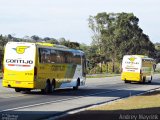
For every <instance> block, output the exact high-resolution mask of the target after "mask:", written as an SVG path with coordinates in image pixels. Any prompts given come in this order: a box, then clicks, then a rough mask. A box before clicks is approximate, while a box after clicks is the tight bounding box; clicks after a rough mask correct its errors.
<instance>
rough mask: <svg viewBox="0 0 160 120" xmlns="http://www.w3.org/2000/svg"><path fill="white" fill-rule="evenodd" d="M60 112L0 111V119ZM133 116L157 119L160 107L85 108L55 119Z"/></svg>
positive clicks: (35, 118) (31, 119)
mask: <svg viewBox="0 0 160 120" xmlns="http://www.w3.org/2000/svg"><path fill="white" fill-rule="evenodd" d="M62 114H63V112H57V111H49V112H43V111H8V112H3V113H0V116H1V117H0V119H1V120H44V119H47V118H50V117H52V118H53V117H54V116H57V115H62ZM131 117H132V118H131ZM133 117H136V120H147V118H148V120H159V119H160V107H154V108H145V109H134V110H98V111H97V110H87V111H83V112H79V113H76V114H69V115H65V116H63V117H60V118H57V119H55V120H124V119H127V120H132V119H133ZM149 118H150V119H149ZM134 120H135V119H134Z"/></svg>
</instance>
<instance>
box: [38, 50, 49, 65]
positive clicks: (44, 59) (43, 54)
mask: <svg viewBox="0 0 160 120" xmlns="http://www.w3.org/2000/svg"><path fill="white" fill-rule="evenodd" d="M39 52H40V60H39V61H40V62H41V63H50V49H46V48H40V50H39Z"/></svg>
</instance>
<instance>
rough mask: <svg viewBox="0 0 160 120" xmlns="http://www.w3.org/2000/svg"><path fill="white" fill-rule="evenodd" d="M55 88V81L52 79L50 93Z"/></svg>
mask: <svg viewBox="0 0 160 120" xmlns="http://www.w3.org/2000/svg"><path fill="white" fill-rule="evenodd" d="M55 87H56V81H55V79H53V80H52V84H51V92H54V90H55Z"/></svg>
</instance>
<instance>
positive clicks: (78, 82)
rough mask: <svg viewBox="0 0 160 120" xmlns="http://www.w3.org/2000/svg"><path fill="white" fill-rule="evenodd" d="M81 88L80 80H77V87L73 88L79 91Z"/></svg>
mask: <svg viewBox="0 0 160 120" xmlns="http://www.w3.org/2000/svg"><path fill="white" fill-rule="evenodd" d="M79 86H80V79H79V78H78V79H77V83H76V86H74V87H73V90H78V87H79Z"/></svg>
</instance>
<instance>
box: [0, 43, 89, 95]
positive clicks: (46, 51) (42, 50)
mask: <svg viewBox="0 0 160 120" xmlns="http://www.w3.org/2000/svg"><path fill="white" fill-rule="evenodd" d="M3 66H4V69H3V71H4V73H3V86H4V87H8V88H14V89H15V91H16V92H20V91H30V90H32V89H41V91H43V92H46V93H50V92H53V91H54V90H55V89H57V88H66V87H73V89H78V87H79V86H82V85H85V80H86V79H85V78H86V58H85V54H84V52H83V51H80V50H75V49H69V48H67V47H65V46H61V45H55V44H49V43H28V42H8V43H7V44H6V46H5V53H4V61H3Z"/></svg>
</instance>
